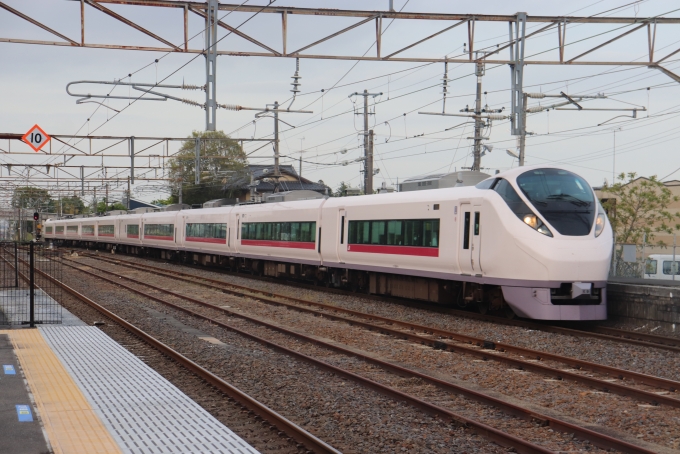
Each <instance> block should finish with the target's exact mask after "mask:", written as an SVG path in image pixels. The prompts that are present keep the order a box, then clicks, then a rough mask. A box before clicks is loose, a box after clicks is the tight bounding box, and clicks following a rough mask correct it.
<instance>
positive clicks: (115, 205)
mask: <svg viewBox="0 0 680 454" xmlns="http://www.w3.org/2000/svg"><path fill="white" fill-rule="evenodd" d="M113 210H127V207H126V206H125V205H123V204H122V203H120V202H115V203H111V204H109V205H108V206H106V204H105V203H104V201H103V200H102V201H101V202H98V203H97V213H103V212H105V211H113Z"/></svg>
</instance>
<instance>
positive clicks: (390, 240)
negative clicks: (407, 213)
mask: <svg viewBox="0 0 680 454" xmlns="http://www.w3.org/2000/svg"><path fill="white" fill-rule="evenodd" d="M403 226H404V222H403V221H387V244H388V245H392V246H402V245H403V244H404V231H403Z"/></svg>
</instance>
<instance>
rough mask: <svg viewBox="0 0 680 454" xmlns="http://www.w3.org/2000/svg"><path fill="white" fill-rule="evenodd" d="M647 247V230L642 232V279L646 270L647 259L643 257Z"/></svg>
mask: <svg viewBox="0 0 680 454" xmlns="http://www.w3.org/2000/svg"><path fill="white" fill-rule="evenodd" d="M646 249H647V232H645V233H643V234H642V279H644V278H645V272H646V271H647V260H646V259H645V252H646Z"/></svg>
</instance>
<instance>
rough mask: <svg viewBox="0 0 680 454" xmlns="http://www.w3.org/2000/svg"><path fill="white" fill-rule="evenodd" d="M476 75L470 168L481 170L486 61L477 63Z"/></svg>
mask: <svg viewBox="0 0 680 454" xmlns="http://www.w3.org/2000/svg"><path fill="white" fill-rule="evenodd" d="M475 75H476V76H477V93H476V95H475V115H476V116H475V137H474V140H475V142H474V148H473V150H474V153H473V156H474V160H473V162H472V168H471V169H470V170H472V171H477V172H479V169H480V168H481V166H482V128H483V127H484V121H483V120H482V117H481V114H482V76H484V63H482V62H477V63H476V64H475Z"/></svg>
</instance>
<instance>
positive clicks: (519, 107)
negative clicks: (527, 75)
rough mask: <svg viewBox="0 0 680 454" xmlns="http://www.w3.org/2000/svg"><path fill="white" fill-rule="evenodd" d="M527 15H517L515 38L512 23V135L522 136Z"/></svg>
mask: <svg viewBox="0 0 680 454" xmlns="http://www.w3.org/2000/svg"><path fill="white" fill-rule="evenodd" d="M526 24H527V13H517V15H516V19H515V23H514V25H515V27H514V29H515V30H514V36H513V23H512V22H510V43H511V45H510V46H509V48H510V59H511V60H513V63H512V64H510V78H511V80H510V96H511V103H510V107H511V109H512V110H511V117H510V122H511V129H512V135H514V136H519V135H521V134H522V131H523V127H522V113H523V110H524V104H523V99H524V97H523V94H524V42H525V36H526Z"/></svg>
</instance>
